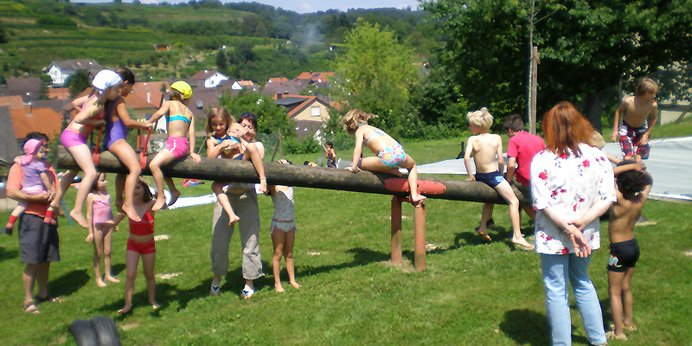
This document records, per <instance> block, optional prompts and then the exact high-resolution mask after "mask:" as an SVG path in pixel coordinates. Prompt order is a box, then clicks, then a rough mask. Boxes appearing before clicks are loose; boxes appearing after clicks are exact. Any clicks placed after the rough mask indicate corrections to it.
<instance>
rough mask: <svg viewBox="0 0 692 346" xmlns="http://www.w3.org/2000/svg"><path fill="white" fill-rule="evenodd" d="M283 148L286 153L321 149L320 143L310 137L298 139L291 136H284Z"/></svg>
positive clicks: (302, 152) (312, 151)
mask: <svg viewBox="0 0 692 346" xmlns="http://www.w3.org/2000/svg"><path fill="white" fill-rule="evenodd" d="M283 148H284V152H285V153H286V154H312V153H317V152H320V151H322V148H321V147H320V144H319V143H318V142H317V141H316V140H315V139H314V138H312V137H305V138H303V139H300V140H299V139H296V138H292V137H288V138H285V139H284V140H283Z"/></svg>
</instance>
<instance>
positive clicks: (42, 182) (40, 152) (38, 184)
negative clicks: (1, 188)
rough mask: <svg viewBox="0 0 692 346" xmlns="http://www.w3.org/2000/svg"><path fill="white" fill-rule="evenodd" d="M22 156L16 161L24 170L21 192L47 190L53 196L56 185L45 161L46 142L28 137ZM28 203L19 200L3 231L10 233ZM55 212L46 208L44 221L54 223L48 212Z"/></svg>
mask: <svg viewBox="0 0 692 346" xmlns="http://www.w3.org/2000/svg"><path fill="white" fill-rule="evenodd" d="M23 149H24V156H21V157H19V158H17V160H16V161H17V163H18V164H19V165H20V166H21V167H22V171H23V172H24V180H23V183H22V192H24V193H27V194H29V195H37V194H41V193H45V192H48V193H50V195H51V197H52V196H55V192H56V190H57V186H56V184H55V182H54V181H53V180H52V177H53V175H52V174H50V173H49V169H51V165H50V164H49V163H48V162H46V155H45V154H46V144H45V142H44V141H42V140H38V139H30V140H28V141H26V143H24V147H23ZM27 204H28V203H25V202H20V203H18V204H17V206H16V207H15V208H14V210H12V214H11V215H10V219H9V221H7V225H5V233H6V234H7V235H12V229H13V228H14V224H15V222H16V221H17V219H18V218H19V217H20V216H21V215H22V213H24V210H26V206H27ZM49 212H51V214H54V213H55V210H54V209H52V207H51V206H49V207H48V209H47V210H46V217H45V218H44V219H43V222H45V223H51V224H53V225H55V224H56V222H55V220H54V219H53V218H52V217H49V216H48V213H49Z"/></svg>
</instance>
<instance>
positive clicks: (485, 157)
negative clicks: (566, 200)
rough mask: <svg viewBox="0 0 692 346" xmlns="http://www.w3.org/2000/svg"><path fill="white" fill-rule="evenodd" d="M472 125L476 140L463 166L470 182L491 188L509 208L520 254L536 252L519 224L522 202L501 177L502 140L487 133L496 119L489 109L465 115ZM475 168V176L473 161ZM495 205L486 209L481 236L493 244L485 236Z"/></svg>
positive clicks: (469, 147)
mask: <svg viewBox="0 0 692 346" xmlns="http://www.w3.org/2000/svg"><path fill="white" fill-rule="evenodd" d="M466 118H467V119H468V121H469V129H470V130H471V133H472V134H473V136H471V137H469V141H468V144H467V145H466V152H465V153H464V164H465V165H466V171H467V172H468V178H467V179H466V180H469V181H474V180H476V181H480V182H482V183H485V184H486V185H488V186H490V187H492V188H493V189H495V190H496V191H497V193H498V194H500V196H501V197H502V198H504V200H505V201H507V204H509V217H510V219H511V221H512V231H513V236H512V244H514V245H515V246H516V247H518V248H519V249H521V250H533V248H534V247H533V245H531V244H529V243H528V242H527V241H526V239H524V236H523V235H522V234H521V228H520V220H519V199H517V196H515V195H514V191H512V187H511V186H510V185H509V183H508V182H507V181H506V180H505V178H504V177H503V176H502V173H500V172H502V171H504V164H505V160H504V158H503V156H502V137H500V136H499V135H495V134H491V133H489V132H488V130H489V129H490V126H491V125H492V124H493V116H492V115H491V114H490V112H488V109H487V108H485V107H483V108H481V109H480V110H478V111H475V112H469V113H468V114H466ZM472 156H473V160H474V163H475V166H476V174H475V175H474V174H471V157H472ZM491 206H492V205H491V204H484V205H483V214H482V216H481V223H480V227H478V231H477V232H478V234H479V235H480V236H481V238H483V240H485V241H490V240H491V239H490V236H489V235H488V234H487V232H486V227H487V226H486V225H487V222H488V220H489V219H490V216H491V213H492V207H491Z"/></svg>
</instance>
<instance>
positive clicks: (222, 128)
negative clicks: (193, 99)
mask: <svg viewBox="0 0 692 346" xmlns="http://www.w3.org/2000/svg"><path fill="white" fill-rule="evenodd" d="M206 131H207V133H209V139H208V140H207V157H209V158H219V157H221V158H224V159H234V160H243V158H244V155H245V154H244V153H243V154H241V153H240V151H241V149H242V148H247V154H248V155H249V157H250V160H251V161H252V164H253V166H254V167H255V170H256V171H257V174H258V175H259V177H260V191H261V192H265V191H267V187H266V182H267V178H266V176H265V175H264V164H263V163H262V157H261V156H260V154H259V152H258V151H257V149H256V148H255V146H248V145H247V144H248V143H247V142H246V141H244V140H243V139H242V136H243V134H245V128H244V127H242V126H241V125H240V124H239V123H237V122H235V119H233V117H231V116H230V115H229V114H228V112H226V110H225V109H223V108H212V109H211V111H210V112H209V116H208V117H207V126H206ZM228 184H230V182H228V181H215V182H213V183H212V184H211V190H212V191H213V192H214V195H216V198H217V200H218V201H219V204H221V206H222V207H223V210H224V211H225V212H226V214H228V225H229V226H231V225H233V224H234V223H236V222H238V221H240V218H239V217H238V215H236V213H235V212H234V211H233V207H232V206H231V202H230V200H229V199H228V195H226V193H224V191H223V190H224V187H225V186H226V185H228Z"/></svg>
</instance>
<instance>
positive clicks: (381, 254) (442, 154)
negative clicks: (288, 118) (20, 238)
mask: <svg viewBox="0 0 692 346" xmlns="http://www.w3.org/2000/svg"><path fill="white" fill-rule="evenodd" d="M662 132H663V131H662ZM460 140H461V139H449V140H441V141H426V142H411V143H406V148H407V150H409V151H411V153H413V154H414V156H415V157H420V158H422V159H420V161H421V163H426V162H432V161H436V160H438V159H441V158H449V157H455V156H456V154H457V153H458V150H459V141H460ZM349 154H350V153H349ZM318 155H319V154H314V155H313V157H316V156H318ZM347 156H348V155H347ZM291 159H293V160H294V161H299V158H298V157H295V158H294V157H291ZM299 162H302V160H301V161H299ZM148 179H149V178H148ZM111 180H113V179H111ZM111 191H113V190H112V189H111ZM208 191H209V183H207V184H205V185H201V186H197V187H193V188H183V193H184V195H189V196H192V195H201V194H206V193H209V192H208ZM73 199H74V191H71V192H70V193H69V194H68V196H67V198H66V202H67V203H68V205H71V203H72V201H73ZM389 207H390V198H389V197H388V196H383V195H372V194H361V193H353V192H342V191H329V190H318V189H306V188H297V189H296V220H297V225H298V228H299V231H298V234H297V237H296V245H295V251H294V254H295V261H296V267H297V268H296V269H297V278H298V282H300V283H301V284H302V285H303V287H302V288H301V289H299V290H296V289H291V288H290V286H289V285H288V284H287V277H286V273H285V271H283V272H282V276H283V278H284V287H285V288H286V289H287V292H286V293H283V294H277V293H275V292H274V290H273V277H272V275H271V267H270V264H271V257H270V256H271V248H272V247H271V239H270V237H269V230H268V227H269V220H270V218H271V214H272V211H273V208H272V205H271V200H270V199H269V198H268V197H260V218H261V220H262V232H261V239H260V242H261V249H262V254H263V263H264V266H265V268H264V272H265V273H266V274H267V276H266V277H265V278H263V279H260V280H258V282H257V287H258V288H259V291H258V292H257V294H256V295H255V296H254V297H253V298H252V299H250V300H242V299H241V298H240V297H239V293H240V290H241V289H242V287H243V281H242V279H241V271H240V259H241V251H240V248H239V245H238V244H239V240H238V239H239V238H238V236H237V235H235V236H234V237H233V239H232V244H231V254H230V256H231V268H230V272H229V274H228V275H227V276H226V280H225V281H224V283H223V286H222V292H223V293H222V294H221V295H220V296H217V297H211V296H209V283H210V279H211V273H210V261H209V249H210V233H211V232H210V230H211V214H212V206H211V205H205V206H198V207H191V208H184V209H178V210H167V211H162V212H160V213H158V214H157V216H156V218H157V220H156V221H157V226H156V233H157V234H159V235H162V234H166V235H168V236H169V239H168V240H163V241H159V242H158V243H157V264H156V273H157V300H158V302H159V303H160V304H161V305H162V309H160V310H158V311H156V312H153V311H152V310H151V308H150V307H149V306H148V305H147V303H146V302H147V299H146V289H145V287H144V282H143V277H142V276H141V275H140V276H139V277H138V278H137V284H136V290H135V299H134V304H135V306H134V309H133V312H132V313H131V314H129V315H127V316H125V317H121V316H118V314H117V313H116V310H117V309H119V308H120V307H122V305H123V303H124V301H123V290H124V285H123V283H122V282H121V283H118V284H109V285H108V287H105V288H98V287H97V286H96V284H95V282H94V276H93V271H92V269H91V255H92V248H91V246H90V245H87V244H85V243H84V240H83V239H84V236H85V231H83V230H81V229H79V228H78V227H77V226H75V225H67V223H66V222H65V220H64V219H62V220H61V222H62V225H61V227H60V240H61V255H62V261H61V262H58V263H55V264H54V265H53V266H52V270H51V276H50V278H51V279H50V283H49V286H50V290H51V293H52V294H53V295H60V296H62V297H64V298H65V301H64V302H63V303H61V304H58V303H45V304H42V305H41V314H40V315H38V316H34V315H29V314H26V313H24V312H23V311H22V308H21V307H22V297H23V293H22V285H21V272H22V268H23V265H22V264H21V263H20V262H19V260H18V257H19V253H18V251H19V247H18V243H17V236H16V233H15V235H14V236H12V237H6V236H2V237H1V238H0V274H2V277H3V278H5V279H4V282H5V284H3V285H2V292H3V294H2V295H1V296H0V306H1V307H2V309H0V341H1V342H2V344H3V345H40V344H74V340H73V339H72V336H71V335H70V334H69V331H68V329H67V327H68V325H69V324H70V323H71V322H72V321H73V320H75V319H89V318H92V317H95V316H100V315H105V316H109V317H112V318H114V319H115V320H116V324H117V326H118V329H119V332H120V336H121V339H122V342H123V344H125V345H142V344H159V345H170V344H200V345H202V344H236V343H244V344H444V345H447V344H482V345H515V344H530V345H544V344H548V342H549V340H548V339H547V335H548V326H547V320H546V314H545V308H544V290H543V287H542V284H541V276H540V269H539V258H538V256H537V255H536V254H534V253H527V252H522V251H515V250H513V249H512V247H511V246H510V242H509V240H508V238H507V236H508V235H509V234H510V223H509V217H508V215H507V208H506V207H505V206H497V207H496V210H495V220H496V222H497V226H495V227H493V228H491V230H490V235H491V236H492V237H493V242H492V243H490V244H485V243H483V242H481V241H480V239H479V238H478V237H477V236H476V235H475V234H474V232H473V228H474V227H476V225H477V223H478V221H479V219H480V213H481V205H480V204H478V203H471V202H458V201H444V200H430V201H429V202H428V203H427V210H428V215H427V241H428V243H429V251H428V254H427V270H426V271H425V272H423V273H418V272H415V271H414V270H413V266H412V264H411V262H412V260H413V250H412V249H413V209H412V208H411V207H410V206H405V207H404V208H403V209H404V211H403V213H404V221H403V229H404V257H405V262H406V263H405V265H404V266H403V268H398V267H392V266H391V265H390V264H389V263H388V259H389V246H390V245H389V213H390V211H389ZM690 214H692V204H676V203H669V202H659V201H653V200H651V201H649V202H648V203H647V206H646V207H645V215H646V217H647V218H649V219H651V220H655V221H657V224H656V225H653V226H647V227H641V228H637V230H636V232H637V238H638V240H639V244H640V247H641V253H642V255H641V258H640V261H639V264H638V266H637V269H636V273H635V276H634V279H633V291H634V298H635V322H636V323H637V325H638V327H639V331H638V332H636V333H632V334H630V335H629V339H630V341H629V343H628V344H630V345H652V344H654V345H655V344H660V345H683V344H689V342H690V340H692V332H691V331H690V329H689V327H686V326H687V323H688V321H689V320H690V319H691V318H692V314H691V313H690V309H689V306H690V305H691V304H692V298H691V297H690V295H689V293H688V292H689V291H688V290H689V288H690V279H689V278H690V277H692V267H691V266H690V263H689V261H690V251H691V250H692V237H691V231H692V226H690V222H689V220H688V219H687V217H688V215H690ZM7 217H8V213H7V212H2V213H0V220H3V221H4V220H6V219H7ZM523 227H524V231H525V233H530V232H531V228H530V227H529V226H528V224H527V223H526V220H524V222H523ZM127 228H128V227H127V226H126V225H123V227H122V228H121V230H120V232H119V233H116V235H115V237H114V238H115V239H114V241H113V249H114V251H113V263H114V269H113V272H114V273H115V274H116V275H117V276H118V277H119V278H120V279H124V266H125V265H124V263H125V259H124V250H125V247H126V245H125V244H126V239H127ZM602 228H603V230H604V231H602V234H605V232H606V231H605V229H607V225H606V222H604V223H603V224H602ZM671 240H672V241H671ZM601 246H602V248H601V249H600V250H597V251H595V252H594V256H593V263H592V265H591V275H592V279H593V281H594V284H595V285H596V288H597V291H598V296H599V299H600V300H601V304H602V307H603V309H604V314H605V315H606V320H609V317H608V316H610V311H609V310H610V304H609V302H608V292H607V277H606V270H605V266H606V264H607V259H608V251H607V246H608V244H607V237H606V236H604V237H603V242H602V244H601ZM140 270H141V269H140ZM166 274H167V275H166ZM572 308H573V309H572V316H573V319H572V325H573V330H574V332H573V340H574V343H575V344H578V345H585V344H587V340H586V338H585V332H584V329H583V326H582V323H581V319H580V317H579V313H578V311H577V310H576V308H575V307H574V303H572ZM613 344H616V342H613Z"/></svg>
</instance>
